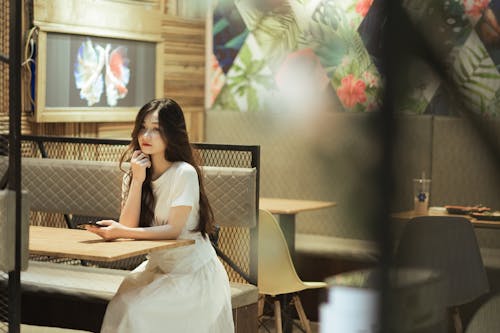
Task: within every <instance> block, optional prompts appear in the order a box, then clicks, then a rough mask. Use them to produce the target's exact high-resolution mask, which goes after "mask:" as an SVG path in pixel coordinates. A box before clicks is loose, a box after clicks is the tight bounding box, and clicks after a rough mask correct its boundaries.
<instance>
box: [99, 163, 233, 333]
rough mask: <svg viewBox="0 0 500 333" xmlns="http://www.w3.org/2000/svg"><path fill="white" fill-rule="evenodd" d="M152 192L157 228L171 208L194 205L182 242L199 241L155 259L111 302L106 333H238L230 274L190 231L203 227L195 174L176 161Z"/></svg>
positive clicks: (204, 241) (151, 257)
mask: <svg viewBox="0 0 500 333" xmlns="http://www.w3.org/2000/svg"><path fill="white" fill-rule="evenodd" d="M124 183H125V182H124ZM152 187H153V193H154V196H155V199H156V207H155V222H154V224H155V225H160V224H165V223H166V221H167V218H168V214H169V211H170V207H175V206H191V207H192V209H191V213H190V215H189V218H188V221H187V223H186V226H185V227H184V229H183V231H182V233H181V235H180V236H179V239H194V240H195V244H194V245H190V246H184V247H179V248H174V249H166V250H163V251H157V252H153V253H152V254H150V255H149V257H148V260H146V261H145V262H143V263H142V264H141V265H139V266H138V267H137V268H136V269H134V270H133V271H132V272H131V274H129V275H128V276H127V277H126V278H125V280H124V281H123V283H122V284H121V286H120V288H119V290H118V292H117V293H116V295H115V296H114V297H113V299H112V300H111V302H110V303H109V305H108V308H107V310H106V315H105V316H104V321H103V324H102V328H101V332H102V333H110V332H113V333H140V332H144V333H155V332H162V333H163V332H172V333H182V332H186V333H205V332H206V333H233V332H234V327H233V318H232V309H231V290H230V287H229V281H228V277H227V273H226V271H225V269H224V267H223V266H222V264H221V262H220V261H219V259H218V258H217V255H216V254H215V251H214V249H213V248H212V246H211V244H210V242H209V241H208V240H207V239H205V238H203V237H202V236H201V234H200V233H199V232H192V231H191V230H193V229H194V228H195V227H196V226H197V224H198V211H199V204H198V201H199V184H198V178H197V175H196V170H195V169H194V168H193V167H192V166H191V165H190V164H188V163H185V162H176V163H174V164H173V165H172V166H171V167H170V168H169V169H167V171H165V173H163V174H162V175H161V176H160V177H159V178H158V179H156V180H155V181H153V182H152ZM126 190H127V188H125V191H126Z"/></svg>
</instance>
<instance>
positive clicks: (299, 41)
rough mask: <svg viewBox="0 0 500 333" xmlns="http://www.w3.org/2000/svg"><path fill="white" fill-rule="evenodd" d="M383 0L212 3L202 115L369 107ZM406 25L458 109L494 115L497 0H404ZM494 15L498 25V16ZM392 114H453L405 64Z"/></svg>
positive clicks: (422, 74) (378, 79) (375, 91)
mask: <svg viewBox="0 0 500 333" xmlns="http://www.w3.org/2000/svg"><path fill="white" fill-rule="evenodd" d="M383 1H386V0H217V1H215V2H214V3H213V27H212V31H210V33H211V35H212V37H213V54H212V59H211V66H210V87H209V88H210V89H209V94H210V96H209V97H210V98H209V105H208V107H209V109H211V110H214V111H216V110H231V111H235V112H273V108H276V105H277V104H276V103H280V102H283V101H289V102H290V103H295V102H298V101H300V100H304V99H314V97H315V94H316V95H318V96H333V98H334V99H335V100H336V101H337V103H336V105H338V106H337V107H335V110H334V111H343V112H371V111H377V110H378V109H379V108H380V106H381V103H382V95H383V89H384V68H383V62H382V61H381V60H382V54H383V52H382V50H383V49H382V45H381V35H382V28H383V24H384V21H385V16H384V13H383V9H382V5H383ZM402 4H403V8H404V10H405V11H406V13H407V14H408V17H409V18H410V20H411V21H412V24H413V25H414V26H415V27H416V28H417V30H419V31H421V32H422V34H423V35H424V36H425V38H426V39H428V42H429V44H430V45H431V46H432V47H433V49H434V51H435V52H437V53H438V54H439V56H440V57H441V58H442V59H444V62H445V64H446V66H447V68H446V70H447V71H448V72H449V73H450V74H451V75H450V76H451V77H452V79H453V83H454V84H455V85H456V86H457V87H458V88H459V89H458V90H459V92H460V93H461V95H462V97H463V101H464V103H466V104H467V105H469V106H471V107H472V108H473V109H474V110H476V111H477V112H478V113H481V114H483V115H484V116H486V117H497V116H499V114H500V111H498V110H499V109H498V107H497V106H500V72H499V69H500V47H499V46H500V24H499V22H500V0H446V1H442V0H419V1H416V0H402ZM497 16H498V17H499V19H497ZM406 81H407V82H405V84H406V85H405V87H406V86H407V89H406V90H405V93H404V94H399V95H398V96H397V100H396V101H395V107H396V111H397V112H403V113H411V114H454V112H456V111H454V108H453V107H451V106H450V104H449V103H448V104H447V103H443V98H444V97H443V96H445V95H446V94H445V90H446V89H445V85H444V84H443V82H442V81H441V79H440V77H439V75H437V74H436V73H434V72H433V70H432V68H431V67H430V66H429V65H427V64H426V63H425V62H423V61H419V59H415V61H412V62H410V65H409V67H408V69H407V73H406Z"/></svg>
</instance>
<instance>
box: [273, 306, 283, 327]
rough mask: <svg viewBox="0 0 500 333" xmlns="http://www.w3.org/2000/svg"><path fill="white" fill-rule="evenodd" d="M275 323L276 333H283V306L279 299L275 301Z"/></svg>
mask: <svg viewBox="0 0 500 333" xmlns="http://www.w3.org/2000/svg"><path fill="white" fill-rule="evenodd" d="M274 321H275V323H276V333H283V330H282V329H281V305H280V301H279V300H278V299H277V298H275V299H274Z"/></svg>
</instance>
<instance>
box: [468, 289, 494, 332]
mask: <svg viewBox="0 0 500 333" xmlns="http://www.w3.org/2000/svg"><path fill="white" fill-rule="evenodd" d="M499 312H500V294H494V295H493V296H491V297H490V298H489V299H488V300H487V301H486V302H484V303H483V304H482V305H481V306H480V307H479V309H478V310H477V311H476V313H474V315H473V316H472V318H471V320H470V321H469V324H468V325H467V328H466V329H465V333H484V332H500V316H499V315H498V313H499Z"/></svg>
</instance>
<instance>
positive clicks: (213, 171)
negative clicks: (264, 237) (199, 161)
mask: <svg viewBox="0 0 500 333" xmlns="http://www.w3.org/2000/svg"><path fill="white" fill-rule="evenodd" d="M202 169H203V175H204V182H205V190H206V193H207V196H208V200H209V202H210V205H211V207H212V210H213V212H214V218H215V222H216V224H217V225H219V226H222V227H247V228H253V227H255V225H256V219H257V217H256V202H255V201H256V200H255V191H256V169H255V168H226V167H208V166H205V167H202Z"/></svg>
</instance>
